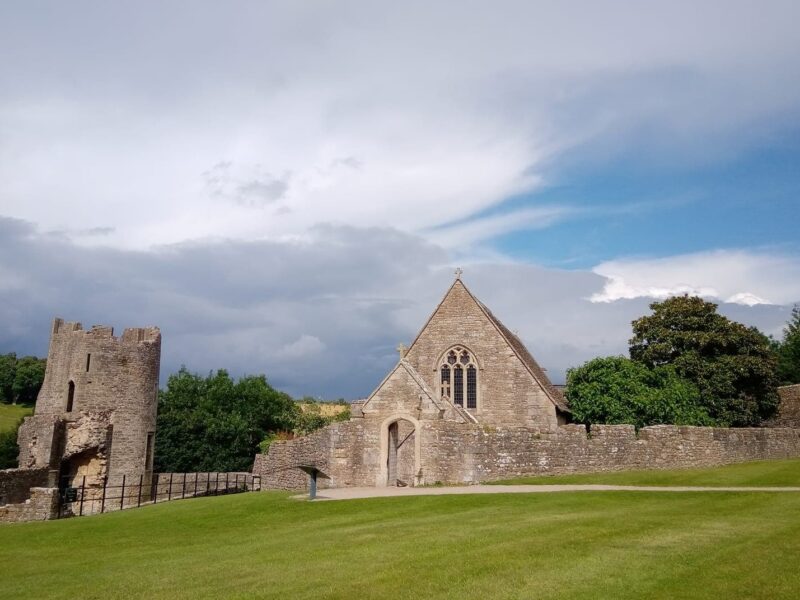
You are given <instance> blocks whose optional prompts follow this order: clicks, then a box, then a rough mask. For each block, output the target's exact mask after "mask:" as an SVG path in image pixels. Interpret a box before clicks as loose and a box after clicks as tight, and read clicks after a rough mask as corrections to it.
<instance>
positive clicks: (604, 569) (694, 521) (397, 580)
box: [0, 492, 800, 600]
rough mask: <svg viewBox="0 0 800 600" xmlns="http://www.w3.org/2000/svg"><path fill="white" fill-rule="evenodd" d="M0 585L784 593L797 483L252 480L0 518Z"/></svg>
mask: <svg viewBox="0 0 800 600" xmlns="http://www.w3.org/2000/svg"><path fill="white" fill-rule="evenodd" d="M0 540H1V543H0V564H2V565H3V569H2V572H0V597H3V598H26V597H28V598H45V597H47V598H73V599H74V598H123V597H124V598H220V597H225V598H253V597H265V598H387V597H391V598H458V599H459V600H463V599H464V598H526V599H528V598H581V599H586V598H615V599H625V598H631V599H634V598H635V599H636V600H641V599H642V598H797V597H798V593H799V592H798V591H799V590H800V571H798V569H797V568H796V565H797V562H798V560H800V494H792V493H684V494H650V493H647V492H640V493H625V492H609V493H594V492H584V493H561V494H531V495H524V494H520V495H512V494H508V495H496V496H495V495H491V496H486V495H484V496H478V495H475V496H470V495H467V496H429V497H411V498H383V499H371V500H355V501H348V502H317V503H309V502H303V501H296V500H291V499H289V498H288V497H287V495H286V494H283V493H279V492H265V493H260V494H259V493H252V494H242V495H239V496H227V497H217V498H202V499H193V500H183V501H176V502H172V503H169V504H164V505H157V506H151V507H147V508H142V509H138V510H130V511H127V512H124V513H113V514H108V515H101V516H95V517H86V518H81V519H69V520H63V521H56V522H49V523H29V524H19V525H4V526H0Z"/></svg>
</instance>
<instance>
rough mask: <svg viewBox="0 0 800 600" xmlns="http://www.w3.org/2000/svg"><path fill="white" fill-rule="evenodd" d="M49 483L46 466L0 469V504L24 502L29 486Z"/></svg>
mask: <svg viewBox="0 0 800 600" xmlns="http://www.w3.org/2000/svg"><path fill="white" fill-rule="evenodd" d="M50 483H51V482H50V471H49V469H47V468H43V469H5V470H3V471H0V506H3V505H4V504H19V503H21V502H25V501H26V500H27V499H28V498H30V490H31V488H34V487H47V486H48V485H49V484H50Z"/></svg>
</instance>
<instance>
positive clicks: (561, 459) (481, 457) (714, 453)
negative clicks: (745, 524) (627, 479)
mask: <svg viewBox="0 0 800 600" xmlns="http://www.w3.org/2000/svg"><path fill="white" fill-rule="evenodd" d="M423 432H424V434H425V435H426V445H427V454H428V456H427V457H424V458H423V475H424V480H425V483H435V482H437V481H442V482H450V483H456V482H457V483H474V482H479V481H492V480H497V479H505V478H509V477H517V476H524V475H551V474H565V473H590V472H598V471H624V470H635V469H682V468H692V467H713V466H719V465H725V464H731V463H736V462H745V461H751V460H766V459H779V458H796V457H800V431H798V430H796V429H782V428H775V429H767V428H740V429H739V428H736V429H734V428H730V429H728V428H712V427H678V426H674V425H656V426H652V427H644V428H642V429H641V430H639V432H638V435H637V432H636V430H635V429H634V427H633V425H594V426H592V428H591V432H590V433H588V434H587V431H586V427H585V426H583V425H564V426H562V427H560V428H559V430H558V431H557V432H556V433H555V434H537V433H535V432H532V431H528V430H520V429H509V430H505V431H484V430H482V429H481V428H479V427H470V428H465V427H464V426H461V427H452V426H447V425H446V424H444V423H442V422H432V423H426V424H425V427H424V429H423ZM426 459H427V460H426Z"/></svg>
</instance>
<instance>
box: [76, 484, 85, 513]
mask: <svg viewBox="0 0 800 600" xmlns="http://www.w3.org/2000/svg"><path fill="white" fill-rule="evenodd" d="M85 495H86V475H84V476H83V479H82V480H81V509H80V512H79V513H78V516H80V517H82V516H83V497H84V496H85Z"/></svg>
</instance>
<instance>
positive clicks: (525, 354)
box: [464, 286, 570, 412]
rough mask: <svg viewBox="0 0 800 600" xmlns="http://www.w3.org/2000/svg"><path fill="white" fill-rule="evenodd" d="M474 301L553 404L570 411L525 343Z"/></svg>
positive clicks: (480, 304)
mask: <svg viewBox="0 0 800 600" xmlns="http://www.w3.org/2000/svg"><path fill="white" fill-rule="evenodd" d="M464 289H466V286H464ZM467 291H468V292H469V290H467ZM470 295H472V294H470ZM473 298H474V296H473ZM475 301H476V302H477V303H478V306H480V307H481V309H482V310H483V312H484V313H486V316H487V317H489V320H490V321H491V322H492V323H493V324H494V326H495V327H497V329H498V330H499V331H500V333H501V334H502V336H503V337H504V338H505V339H506V341H507V342H508V345H509V346H511V348H512V349H513V350H514V352H515V353H516V355H517V356H518V357H519V359H520V360H521V361H522V363H523V364H524V365H525V366H526V367H527V369H528V371H530V372H531V375H533V378H534V379H535V380H536V381H538V382H539V385H541V386H542V389H544V391H545V393H546V394H547V395H548V396H549V397H550V400H552V401H553V404H555V405H556V406H557V407H558V409H559V410H562V411H564V412H570V411H569V405H568V404H567V399H566V398H564V394H562V393H561V390H559V389H558V388H557V387H556V386H554V385H553V383H552V382H551V381H550V378H549V377H548V376H547V373H545V371H544V369H542V367H540V366H539V363H537V362H536V359H535V358H533V355H532V354H531V353H530V351H529V350H528V349H527V348H526V347H525V344H523V343H522V340H520V339H519V337H518V336H517V335H515V334H514V333H513V332H512V331H510V330H509V329H508V327H506V326H505V325H503V323H502V322H501V321H500V319H498V318H497V317H495V316H494V314H492V311H490V310H489V309H488V308H487V307H486V306H485V305H484V304H483V302H481V301H480V300H478V299H477V298H476V299H475Z"/></svg>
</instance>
